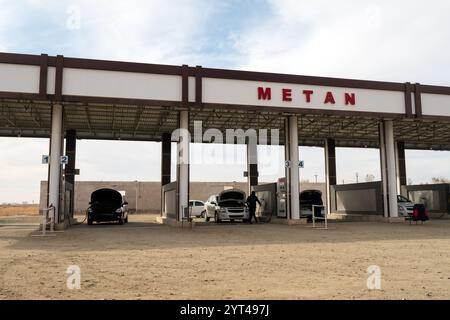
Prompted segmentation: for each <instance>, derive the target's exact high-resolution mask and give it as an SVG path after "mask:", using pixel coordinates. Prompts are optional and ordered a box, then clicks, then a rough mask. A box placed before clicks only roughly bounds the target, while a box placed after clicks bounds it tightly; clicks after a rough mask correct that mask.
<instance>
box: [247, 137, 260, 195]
mask: <svg viewBox="0 0 450 320" xmlns="http://www.w3.org/2000/svg"><path fill="white" fill-rule="evenodd" d="M247 184H248V194H250V193H251V191H252V186H257V185H258V141H257V137H254V138H253V137H249V138H248V142H247Z"/></svg>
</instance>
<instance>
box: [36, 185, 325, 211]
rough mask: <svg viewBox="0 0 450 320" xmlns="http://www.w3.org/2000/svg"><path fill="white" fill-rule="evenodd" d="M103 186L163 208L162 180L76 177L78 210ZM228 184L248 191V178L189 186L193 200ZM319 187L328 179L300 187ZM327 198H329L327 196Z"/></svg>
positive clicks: (149, 207)
mask: <svg viewBox="0 0 450 320" xmlns="http://www.w3.org/2000/svg"><path fill="white" fill-rule="evenodd" d="M100 188H112V189H115V190H118V191H124V192H123V193H124V194H125V199H126V201H127V202H128V207H129V208H130V210H132V211H135V210H136V208H137V211H138V212H156V213H158V212H160V209H161V183H160V182H158V181H76V182H75V212H84V211H85V210H86V209H87V207H88V206H89V198H90V195H91V193H92V192H93V191H95V190H97V189H100ZM228 188H238V189H241V190H244V191H247V183H246V182H191V183H190V186H189V192H190V198H191V200H202V201H205V200H206V199H207V198H208V197H209V196H210V195H213V194H217V193H219V192H220V191H222V190H224V189H228ZM306 189H318V190H321V191H322V194H325V189H326V188H325V184H324V183H317V184H316V183H301V184H300V190H306ZM324 199H325V198H324ZM46 205H47V181H41V192H40V205H39V209H40V210H42V209H43V208H45V207H46Z"/></svg>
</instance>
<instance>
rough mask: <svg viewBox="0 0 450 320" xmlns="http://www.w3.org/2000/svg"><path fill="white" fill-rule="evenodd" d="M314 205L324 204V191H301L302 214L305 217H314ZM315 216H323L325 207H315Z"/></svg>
mask: <svg viewBox="0 0 450 320" xmlns="http://www.w3.org/2000/svg"><path fill="white" fill-rule="evenodd" d="M313 205H316V206H323V201H322V192H321V191H320V190H304V191H302V192H300V215H301V216H303V217H308V218H310V217H312V208H313ZM314 216H316V217H323V216H324V208H323V207H315V211H314Z"/></svg>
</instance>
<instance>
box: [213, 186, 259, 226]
mask: <svg viewBox="0 0 450 320" xmlns="http://www.w3.org/2000/svg"><path fill="white" fill-rule="evenodd" d="M245 201H246V196H245V192H244V191H241V190H238V189H229V190H224V191H222V192H221V193H219V194H218V195H217V196H216V195H213V196H210V197H209V198H208V201H206V203H205V220H206V221H209V219H210V218H213V217H214V220H215V221H216V222H221V221H223V220H229V221H231V222H233V221H234V220H242V221H244V222H246V221H248V220H249V218H250V214H249V211H248V208H247V206H246V204H245Z"/></svg>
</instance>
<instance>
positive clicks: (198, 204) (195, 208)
mask: <svg viewBox="0 0 450 320" xmlns="http://www.w3.org/2000/svg"><path fill="white" fill-rule="evenodd" d="M204 210H205V203H204V202H203V201H200V200H189V212H190V214H191V217H197V218H198V217H201V216H202V214H203V211H204Z"/></svg>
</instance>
